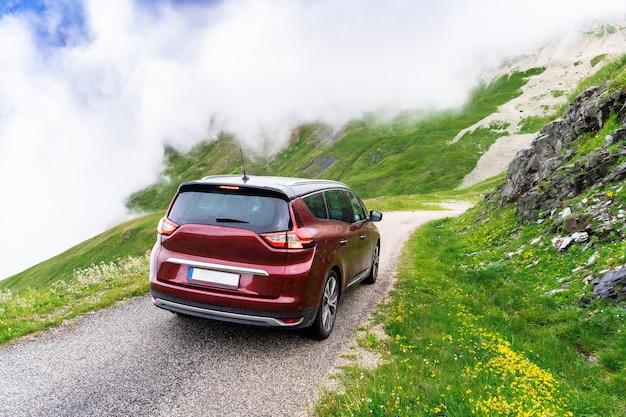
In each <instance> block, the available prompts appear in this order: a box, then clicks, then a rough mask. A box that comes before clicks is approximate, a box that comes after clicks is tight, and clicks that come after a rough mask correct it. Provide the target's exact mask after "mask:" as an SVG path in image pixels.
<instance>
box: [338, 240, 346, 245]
mask: <svg viewBox="0 0 626 417" xmlns="http://www.w3.org/2000/svg"><path fill="white" fill-rule="evenodd" d="M339 244H340V245H341V246H346V245H347V244H348V241H347V240H346V239H342V240H340V241H339Z"/></svg>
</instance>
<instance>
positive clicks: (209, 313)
mask: <svg viewBox="0 0 626 417" xmlns="http://www.w3.org/2000/svg"><path fill="white" fill-rule="evenodd" d="M150 295H151V296H152V302H153V304H154V305H155V306H157V307H160V308H162V309H165V310H169V311H172V312H174V313H181V314H187V315H190V316H196V317H202V318H206V319H211V320H220V321H227V322H231V323H241V324H248V325H252V326H264V327H282V328H292V329H297V328H302V327H308V326H310V325H311V324H312V323H313V320H315V315H316V313H317V311H316V310H310V311H299V312H297V313H286V312H269V311H253V310H245V309H238V308H228V307H221V306H215V305H210V304H203V303H198V302H193V301H189V300H183V299H179V298H176V297H172V296H168V295H166V294H161V293H159V292H156V291H154V290H151V291H150Z"/></svg>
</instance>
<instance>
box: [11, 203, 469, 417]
mask: <svg viewBox="0 0 626 417" xmlns="http://www.w3.org/2000/svg"><path fill="white" fill-rule="evenodd" d="M452 208H454V210H451V211H445V212H442V211H426V212H395V213H386V214H385V216H384V219H383V221H382V222H381V223H380V227H379V229H380V231H381V236H382V237H381V241H382V248H381V265H380V274H379V279H378V282H377V283H376V284H374V285H373V286H368V285H362V286H359V287H358V288H356V289H354V290H353V291H351V292H350V293H349V294H348V295H347V296H346V297H345V299H344V300H343V301H342V303H341V304H340V307H339V311H338V317H337V322H336V323H335V328H334V330H333V333H332V335H331V336H330V338H329V339H327V340H325V341H321V342H320V341H315V340H313V339H311V338H309V337H308V335H307V333H306V332H305V331H281V330H272V329H265V328H257V327H248V326H242V325H236V324H230V323H222V322H213V321H208V320H202V319H194V318H181V317H178V316H176V315H174V314H171V313H169V312H167V311H164V310H160V309H158V308H156V307H154V306H152V305H151V302H150V300H149V298H148V297H138V298H134V299H131V300H128V301H124V302H121V303H118V304H117V305H116V306H114V307H112V308H109V309H106V310H102V311H99V312H96V313H92V314H89V315H87V316H85V317H82V318H80V319H75V320H72V321H69V322H66V323H65V324H63V325H62V326H60V327H57V328H54V329H51V330H48V331H45V332H43V333H41V334H40V335H37V336H29V337H25V338H23V339H21V340H19V341H17V342H15V343H11V344H9V345H6V346H3V347H1V348H0V381H1V382H0V416H11V417H21V416H29V417H30V416H42V417H43V416H45V417H62V416H81V417H89V416H163V417H170V416H172V417H173V416H200V415H202V416H273V417H274V416H290V417H297V416H307V415H311V414H312V410H313V406H314V403H315V401H316V400H317V398H318V395H319V393H320V388H322V387H325V386H329V384H330V379H329V377H330V376H331V375H332V374H333V373H334V372H336V370H337V368H336V367H337V366H338V365H339V364H340V363H341V358H340V356H341V354H343V353H350V351H351V349H352V348H353V347H354V329H355V328H356V327H359V326H362V325H364V324H365V323H366V322H367V320H368V317H369V316H370V314H371V312H372V311H373V309H374V308H375V306H376V305H377V304H378V303H379V302H380V301H381V300H382V299H383V298H384V296H385V295H386V294H387V293H388V291H389V290H390V288H391V287H392V285H393V272H394V270H395V267H396V262H397V258H398V255H399V253H400V250H401V248H402V245H403V244H404V242H405V241H406V240H407V239H408V236H409V234H410V232H412V231H413V230H414V229H415V228H416V227H418V226H419V225H420V224H422V223H424V222H426V221H430V220H433V219H436V218H440V217H446V216H451V215H457V214H459V213H461V212H462V211H464V209H466V208H467V206H454V207H452Z"/></svg>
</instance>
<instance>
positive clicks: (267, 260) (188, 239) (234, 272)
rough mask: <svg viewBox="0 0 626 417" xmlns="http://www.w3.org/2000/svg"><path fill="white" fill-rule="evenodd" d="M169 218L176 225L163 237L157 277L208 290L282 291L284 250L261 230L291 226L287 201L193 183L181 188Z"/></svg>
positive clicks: (275, 294) (264, 293) (257, 293)
mask: <svg viewBox="0 0 626 417" xmlns="http://www.w3.org/2000/svg"><path fill="white" fill-rule="evenodd" d="M168 218H169V219H170V220H171V221H173V222H174V223H176V224H178V225H179V226H180V227H179V228H178V229H177V230H176V231H175V232H174V233H173V234H172V235H171V236H167V237H163V240H162V247H163V250H162V252H163V253H162V255H161V256H164V257H166V259H168V260H166V261H165V263H164V264H163V267H162V268H161V271H159V272H162V274H161V276H160V277H159V278H160V279H164V280H167V281H168V282H170V283H172V284H180V285H184V286H191V287H196V288H199V289H205V290H206V291H209V292H211V291H216V292H224V291H226V292H235V293H239V294H241V295H249V296H254V297H267V298H276V297H278V296H279V295H280V292H281V288H282V285H283V277H284V271H285V262H286V250H285V249H276V248H271V247H270V246H269V245H267V243H266V242H265V241H264V240H263V239H262V237H261V236H259V234H261V233H272V232H282V231H286V230H288V229H289V227H290V215H289V207H288V203H287V201H285V200H283V199H281V198H279V196H276V195H273V194H267V193H263V192H261V191H259V190H253V189H249V190H246V189H244V188H239V187H237V188H220V187H192V188H189V189H183V190H181V192H180V193H179V194H178V196H177V198H176V200H175V201H174V203H173V204H172V207H171V209H170V212H169V213H168ZM168 268H169V269H168ZM172 272H174V273H172Z"/></svg>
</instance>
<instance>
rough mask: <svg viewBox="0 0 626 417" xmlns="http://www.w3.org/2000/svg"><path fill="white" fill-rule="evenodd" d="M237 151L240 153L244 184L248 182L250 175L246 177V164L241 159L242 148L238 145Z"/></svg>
mask: <svg viewBox="0 0 626 417" xmlns="http://www.w3.org/2000/svg"><path fill="white" fill-rule="evenodd" d="M239 153H241V167H242V168H243V178H242V180H243V183H244V184H245V183H246V182H248V180H249V179H250V177H248V176H247V175H246V164H245V163H244V161H243V150H241V147H239Z"/></svg>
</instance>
